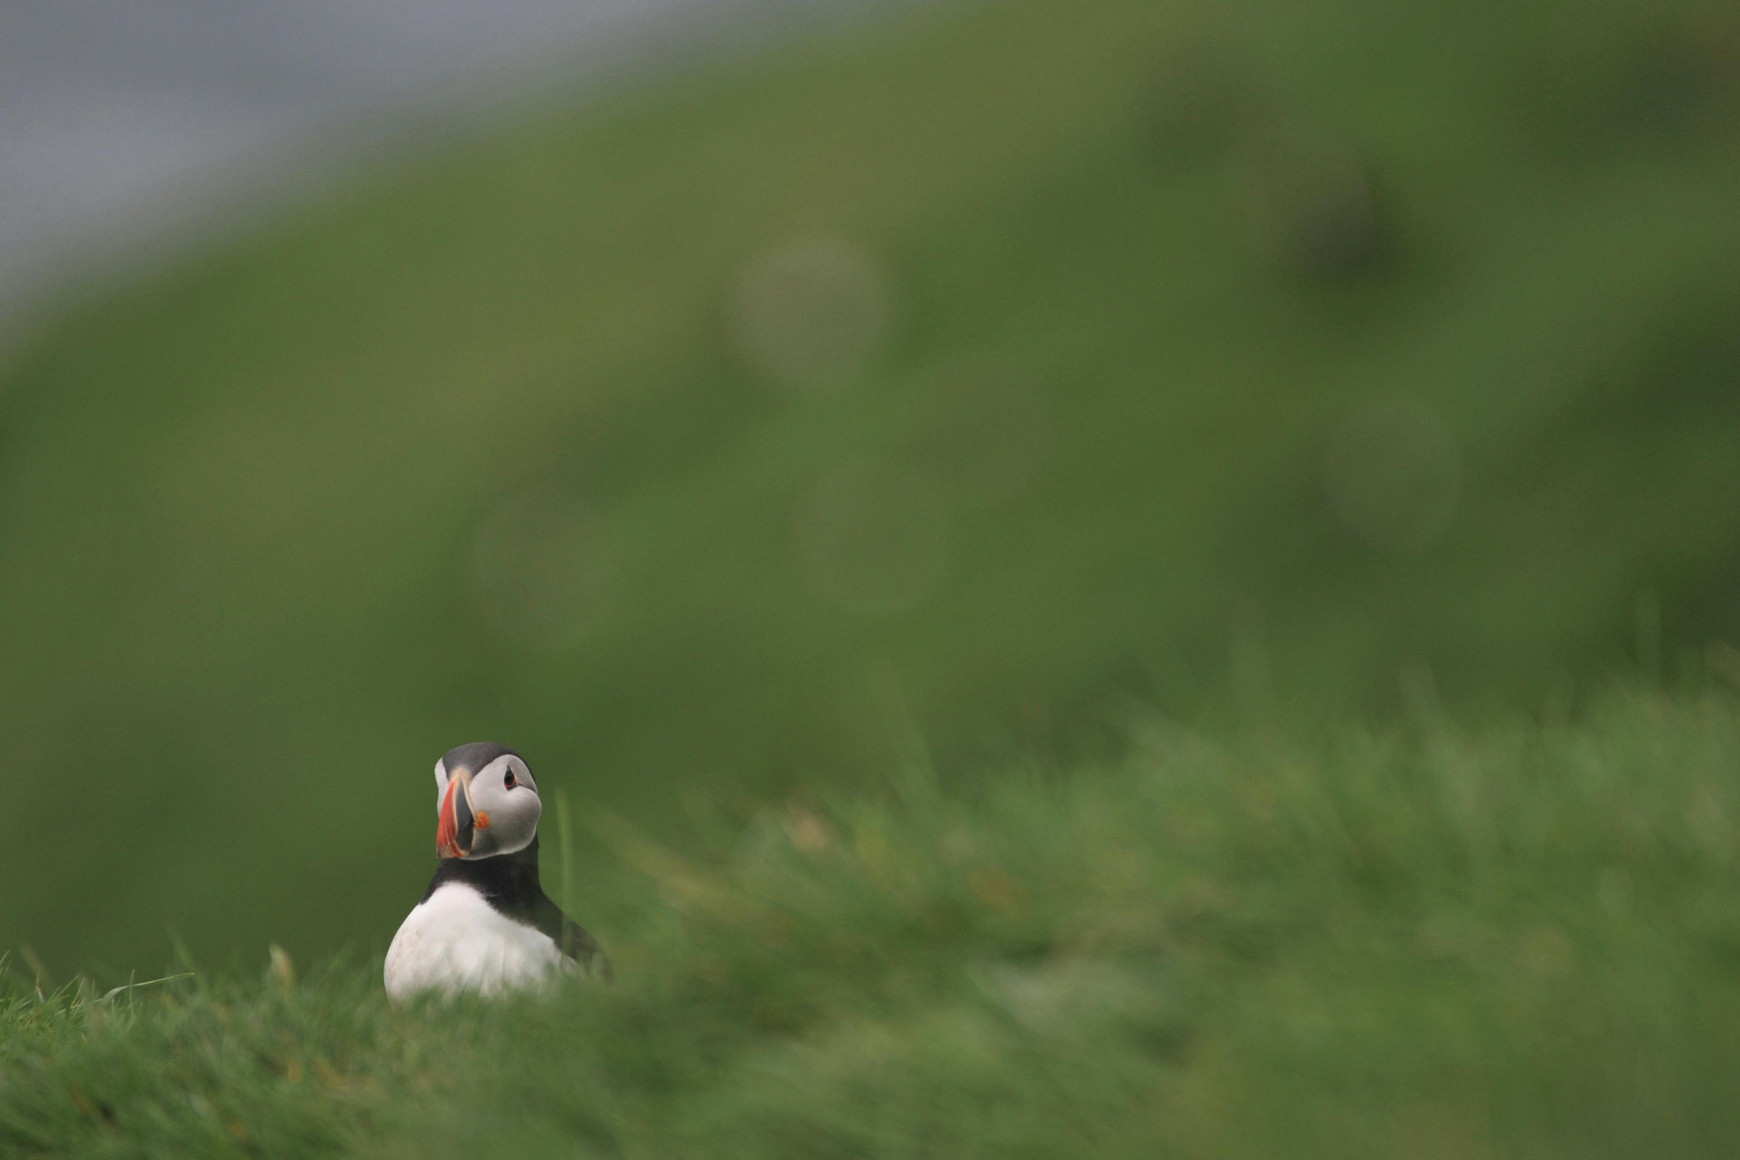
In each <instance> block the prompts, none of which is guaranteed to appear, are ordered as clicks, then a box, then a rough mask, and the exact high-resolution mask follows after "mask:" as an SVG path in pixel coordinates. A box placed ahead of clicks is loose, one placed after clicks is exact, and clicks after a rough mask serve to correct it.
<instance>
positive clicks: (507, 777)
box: [501, 769, 520, 789]
mask: <svg viewBox="0 0 1740 1160" xmlns="http://www.w3.org/2000/svg"><path fill="white" fill-rule="evenodd" d="M518 784H520V782H519V779H518V778H516V777H515V776H514V771H513V770H512V769H509V770H508V771H507V772H506V773H504V774H502V775H501V787H502V788H503V789H512V788H513V787H514V786H516V785H518Z"/></svg>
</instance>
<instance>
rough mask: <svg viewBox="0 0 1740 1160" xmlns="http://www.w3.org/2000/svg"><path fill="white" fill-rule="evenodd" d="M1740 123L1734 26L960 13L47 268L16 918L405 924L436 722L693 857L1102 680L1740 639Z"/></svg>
mask: <svg viewBox="0 0 1740 1160" xmlns="http://www.w3.org/2000/svg"><path fill="white" fill-rule="evenodd" d="M1737 146H1740V15H1736V13H1735V11H1734V9H1733V7H1732V5H1730V4H1718V3H1709V4H1702V3H1694V2H1690V0H1684V2H1681V0H1674V2H1670V3H1641V2H1636V0H1631V2H1608V3H1582V4H1576V5H1573V4H1568V3H1558V2H1549V0H1526V2H1523V3H1514V2H1513V3H1504V4H1497V3H1486V2H1482V0H1475V2H1471V3H1467V4H1463V5H1457V6H1453V7H1445V8H1442V9H1440V10H1438V11H1433V10H1431V9H1430V8H1428V7H1424V6H1422V7H1420V8H1418V9H1407V10H1404V9H1402V8H1398V7H1396V6H1394V5H1385V4H1379V3H1375V2H1373V0H1343V2H1338V3H1312V4H1283V3H1278V2H1259V3H1236V4H1232V5H1224V6H1217V7H1216V8H1215V9H1213V10H1210V9H1209V6H1206V5H1196V4H1184V3H1177V4H1169V3H1152V2H1135V0H1076V2H1075V3H1071V4H1067V5H1065V4H1058V3H1038V2H1031V0H1010V2H1006V3H979V4H953V5H942V6H938V7H935V8H925V9H922V10H917V11H910V12H902V13H891V14H885V15H884V18H882V19H880V20H875V21H870V22H867V23H866V24H864V25H863V26H860V27H857V28H855V29H852V30H849V31H843V32H838V33H836V34H833V35H832V36H829V37H825V38H820V39H809V40H805V41H804V42H802V43H796V44H789V45H786V46H783V47H774V48H770V49H763V50H760V51H758V52H756V53H755V54H753V55H748V56H746V55H744V54H742V53H738V54H736V55H735V56H734V57H733V59H730V60H722V61H717V62H712V63H708V62H705V61H703V62H700V63H691V64H689V65H687V66H685V67H684V68H683V69H682V70H681V72H680V75H660V76H657V77H632V76H624V77H621V78H618V79H617V80H615V81H613V82H612V83H610V84H608V85H603V86H597V85H594V86H592V87H591V88H589V89H588V90H586V91H585V92H584V93H583V94H577V95H576V96H575V97H574V98H573V99H572V100H568V101H554V102H551V101H546V102H542V103H538V104H535V105H531V106H524V107H521V108H519V109H517V110H515V111H513V112H512V113H510V114H507V115H504V117H503V119H502V123H501V124H500V125H499V126H498V127H496V128H493V129H490V130H489V131H484V132H477V133H466V134H455V135H453V136H452V137H450V138H449V139H447V140H444V141H443V142H442V143H441V144H439V145H434V146H429V147H427V148H424V149H422V150H421V151H420V152H419V153H418V154H417V155H416V156H413V157H410V158H408V159H403V160H401V161H399V162H396V163H394V164H392V165H387V166H383V167H379V168H377V169H375V170H373V171H371V172H370V173H368V174H367V175H365V176H361V177H358V178H356V179H354V180H352V181H350V182H349V183H348V184H347V185H345V186H344V188H343V189H342V190H341V191H339V192H333V193H327V194H323V195H321V196H319V197H317V198H315V199H313V200H312V201H310V202H309V203H307V204H303V205H301V206H299V207H298V208H296V209H294V210H292V211H288V212H283V213H281V214H279V215H278V216H276V217H274V218H273V219H271V220H270V221H268V222H266V223H263V224H262V225H260V226H259V227H258V228H256V229H253V230H251V231H250V232H248V233H247V234H246V236H244V237H241V238H237V239H233V240H231V241H228V242H226V243H224V244H222V245H219V246H214V247H205V248H202V249H198V250H195V251H192V252H190V253H189V254H187V255H184V256H183V257H181V258H180V259H178V260H177V261H175V262H174V263H172V264H168V265H165V266H162V267H159V268H155V269H151V270H148V271H146V272H144V273H142V274H139V275H137V276H135V277H132V278H131V279H129V280H128V281H127V282H126V283H125V284H124V285H119V286H113V287H110V288H108V289H106V290H104V291H103V292H102V293H100V294H97V295H95V296H91V297H88V298H87V299H85V300H82V301H79V302H76V303H70V304H63V305H62V306H61V307H60V308H58V309H57V310H56V311H54V312H53V313H52V314H45V315H43V316H41V318H40V320H39V322H38V323H37V324H36V325H34V326H33V327H32V328H31V329H30V330H29V332H28V333H27V334H25V335H24V336H23V337H22V338H21V339H20V340H19V341H17V342H16V343H15V344H14V345H13V347H12V348H11V350H10V352H9V354H8V356H7V358H6V361H5V363H4V365H3V367H0V648H3V649H4V657H5V662H6V663H5V664H4V666H3V668H0V738H3V741H4V745H3V747H0V752H3V753H4V758H5V768H4V771H3V773H0V776H3V777H4V779H5V781H4V784H5V786H6V787H7V794H6V807H5V808H4V809H3V810H0V842H3V843H4V849H5V851H6V863H7V865H8V867H9V873H8V879H7V883H6V889H5V890H4V891H3V892H0V943H3V944H5V945H7V946H12V947H19V946H28V947H30V948H32V950H33V952H34V953H36V954H37V955H39V956H40V957H41V958H42V959H43V960H44V961H45V962H46V963H48V964H49V965H50V967H51V968H54V969H59V970H70V969H73V968H82V969H92V970H97V971H99V972H101V971H108V972H112V973H121V974H124V973H125V972H126V971H127V970H129V969H132V968H135V967H138V968H140V969H145V970H148V969H151V968H152V967H155V966H157V965H159V964H161V963H163V962H164V961H166V960H168V958H169V957H170V954H171V950H170V948H171V945H172V941H173V940H180V941H181V942H182V943H183V944H184V945H185V946H186V948H187V949H188V950H189V951H191V953H192V954H193V955H194V956H195V958H200V959H206V960H211V959H217V960H219V961H221V960H222V959H223V958H224V957H225V956H230V955H244V954H245V955H246V956H248V959H249V961H250V962H252V961H253V960H254V959H255V958H257V956H258V954H259V953H260V948H262V947H263V946H264V945H265V944H266V943H267V942H271V941H275V942H278V943H282V944H283V945H285V946H287V947H288V948H289V949H290V950H291V951H292V953H294V954H296V955H297V956H299V957H300V956H304V955H317V954H323V953H325V952H327V951H330V950H332V949H334V948H336V947H339V946H342V945H352V946H358V947H362V948H367V949H373V950H379V949H381V948H383V947H384V946H385V943H386V941H387V939H388V938H390V936H391V934H392V932H393V930H394V929H395V927H396V925H397V923H398V921H399V919H400V918H401V917H402V915H403V913H404V912H405V911H406V910H407V909H408V907H409V906H410V905H411V903H412V902H413V901H414V900H415V899H416V898H417V897H418V896H419V895H420V892H421V889H422V887H423V885H424V883H425V881H426V879H427V876H428V874H429V872H430V870H431V868H432V865H433V851H432V842H433V837H432V835H433V809H432V807H433V804H434V802H433V781H432V778H431V776H430V769H431V767H432V766H433V763H434V761H435V759H436V758H437V757H438V756H439V755H440V754H441V753H442V752H443V751H444V750H446V749H447V748H449V747H451V746H453V745H457V744H460V743H462V742H466V741H471V740H478V739H485V738H487V739H494V740H500V741H503V742H506V743H509V744H512V745H515V746H516V747H518V748H519V749H520V750H521V751H522V752H524V753H525V754H526V755H527V756H528V759H529V760H530V762H531V764H532V767H533V769H534V770H535V771H537V772H538V774H539V777H540V785H541V786H542V787H544V789H545V791H546V797H551V796H553V794H554V792H555V791H557V790H560V791H561V792H563V793H565V794H566V795H567V796H568V797H569V798H570V799H571V801H572V803H573V805H574V810H575V813H576V814H577V815H585V814H586V813H588V812H589V811H597V810H609V811H612V812H615V813H619V814H622V815H625V816H626V817H628V818H630V819H632V820H633V821H635V822H636V823H637V824H638V825H640V826H642V827H644V828H646V829H647V830H648V831H650V832H652V833H654V834H657V835H659V836H660V837H661V838H663V839H664V840H667V841H670V842H672V843H674V844H677V845H679V846H680V844H681V842H682V840H683V834H684V833H685V832H686V830H687V828H688V827H690V826H692V825H693V824H694V822H693V818H692V815H693V814H694V812H695V811H697V810H705V809H713V808H720V807H723V808H724V809H726V810H728V811H738V812H745V813H746V812H748V811H749V810H751V809H753V808H754V807H755V805H756V804H757V803H761V802H766V801H770V800H778V799H780V798H781V797H782V796H783V795H786V794H789V793H791V792H793V791H794V790H795V789H796V788H797V787H801V786H804V785H808V784H816V783H820V782H831V783H854V782H857V781H861V780H864V779H871V778H879V777H884V776H886V771H887V770H888V769H889V768H890V767H891V766H895V765H898V764H900V763H902V762H909V761H912V760H914V759H915V755H917V754H922V755H923V759H924V760H929V761H932V762H934V763H935V764H936V765H937V766H938V767H939V768H941V769H942V770H943V771H944V773H945V775H957V774H958V773H959V772H960V771H970V770H972V769H973V768H975V767H977V766H979V765H980V764H981V763H994V762H998V761H1003V760H1005V759H1007V758H1009V757H1011V756H1018V757H1024V758H1031V759H1037V760H1038V761H1040V762H1042V763H1044V762H1054V761H1062V760H1066V759H1073V758H1075V757H1078V756H1083V755H1086V756H1089V757H1092V756H1095V755H1098V754H1102V753H1104V752H1107V751H1109V750H1112V749H1114V748H1115V747H1116V746H1117V745H1118V744H1119V738H1120V736H1121V731H1122V722H1123V720H1124V717H1125V715H1126V714H1127V713H1128V712H1129V711H1130V708H1131V706H1143V707H1158V708H1159V709H1160V710H1161V711H1162V712H1164V713H1166V714H1169V715H1171V716H1174V717H1178V718H1181V719H1183V720H1186V721H1189V722H1192V723H1194V724H1197V725H1200V726H1203V727H1206V728H1211V729H1212V728H1239V729H1244V728H1248V727H1250V726H1251V724H1252V723H1253V722H1255V723H1258V724H1260V725H1262V726H1263V727H1269V726H1271V725H1274V726H1280V727H1286V728H1311V727H1312V726H1313V724H1314V723H1316V722H1322V721H1327V720H1330V719H1336V720H1344V719H1346V718H1348V717H1349V716H1364V717H1370V718H1375V719H1386V718H1390V717H1393V716H1394V715H1396V714H1398V713H1404V712H1409V711H1418V710H1419V709H1421V708H1422V707H1425V708H1434V707H1437V706H1444V707H1447V708H1449V709H1450V710H1452V711H1453V712H1456V713H1458V714H1466V715H1470V716H1481V715H1487V716H1490V715H1515V714H1527V715H1537V714H1543V713H1544V714H1548V715H1552V714H1563V713H1564V712H1567V711H1569V709H1570V707H1571V706H1572V705H1573V704H1574V703H1575V701H1576V698H1577V696H1578V695H1579V690H1584V689H1588V688H1589V687H1591V686H1592V685H1593V684H1595V683H1597V682H1599V681H1600V680H1601V678H1602V676H1603V675H1604V674H1606V673H1608V672H1611V671H1613V670H1614V669H1616V668H1626V669H1630V668H1636V667H1641V668H1642V669H1643V670H1644V672H1645V674H1646V675H1648V676H1651V677H1659V678H1661V679H1664V680H1670V681H1671V680H1675V679H1680V678H1683V677H1689V676H1695V675H1697V674H1699V673H1702V672H1704V671H1705V670H1714V671H1715V672H1716V673H1717V675H1727V676H1735V675H1740V654H1737V653H1735V652H1734V651H1733V650H1731V649H1729V648H1728V647H1727V646H1726V645H1724V644H1723V643H1722V642H1723V640H1724V639H1733V638H1735V637H1736V635H1737V634H1740V507H1737V503H1740V213H1737V212H1736V210H1737V208H1740V148H1737ZM698 802H704V803H710V804H708V805H705V806H701V805H697V804H696V803H698ZM581 832H582V834H584V832H585V831H584V827H582V829H581ZM588 856H589V857H591V858H593V859H594V860H595V861H594V863H588V865H591V864H595V862H596V860H597V859H602V858H606V857H608V855H607V854H602V853H600V854H589V855H588ZM585 868H586V867H584V866H583V870H584V869H585ZM583 881H584V873H583V874H582V885H581V886H580V887H579V888H578V889H577V891H576V896H577V897H576V899H575V900H574V901H575V904H576V909H577V910H578V911H579V912H580V914H581V915H582V917H584V913H585V911H584V905H585V904H584V899H585V888H584V885H583Z"/></svg>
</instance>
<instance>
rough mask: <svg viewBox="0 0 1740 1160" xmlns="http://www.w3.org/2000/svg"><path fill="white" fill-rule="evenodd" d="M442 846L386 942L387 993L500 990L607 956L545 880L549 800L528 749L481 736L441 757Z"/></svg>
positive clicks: (599, 969)
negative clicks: (542, 855)
mask: <svg viewBox="0 0 1740 1160" xmlns="http://www.w3.org/2000/svg"><path fill="white" fill-rule="evenodd" d="M435 787H436V798H435V800H436V819H437V820H436V824H435V851H436V853H437V854H439V855H440V858H441V862H440V865H439V866H438V868H437V869H436V871H435V877H434V879H433V880H432V881H431V882H430V883H429V889H428V890H427V891H425V892H424V894H423V901H421V902H419V903H418V904H417V905H416V907H414V908H413V909H412V911H411V913H410V914H409V915H408V916H407V917H406V918H405V921H404V923H403V924H402V925H401V926H400V927H399V933H398V934H396V935H394V936H393V943H392V945H391V946H390V947H388V948H387V961H386V966H385V968H384V970H383V972H382V974H383V977H384V979H385V981H386V985H387V995H388V996H389V997H390V998H391V999H393V1000H395V1001H403V1000H406V999H409V998H410V997H412V996H414V995H418V994H423V993H426V992H435V993H439V994H441V995H445V996H447V997H452V996H454V995H457V994H459V993H460V992H475V993H477V994H482V995H500V994H505V993H508V992H512V991H519V990H525V989H528V988H535V987H538V986H540V985H543V984H546V983H548V982H550V981H552V980H554V979H555V978H557V977H559V976H561V975H563V974H566V973H568V972H571V971H574V970H576V969H582V970H584V971H586V972H588V973H596V974H599V975H602V976H605V977H608V976H609V973H610V964H609V961H608V960H607V959H606V958H605V957H604V955H603V953H602V952H601V951H600V950H599V947H598V944H597V943H596V942H595V941H593V938H592V936H591V935H589V934H587V933H586V931H585V930H584V929H583V928H581V926H580V925H579V924H578V923H576V922H574V921H573V920H572V919H570V918H569V917H568V916H567V915H565V914H563V913H562V910H561V908H560V907H558V906H557V905H556V904H555V903H554V902H552V901H550V898H549V896H548V895H546V894H545V893H544V890H543V887H542V886H540V885H539V884H538V815H539V814H541V813H542V812H543V803H542V802H541V801H540V800H539V798H538V783H537V781H536V780H535V779H534V778H533V777H532V771H531V767H529V766H528V765H527V764H526V761H525V758H523V757H521V756H520V755H519V754H517V753H515V752H514V751H513V750H511V749H509V748H508V747H507V746H505V745H496V744H494V743H493V742H487V741H480V742H474V743H473V744H470V745H461V746H459V747H458V748H457V749H451V750H449V751H448V752H447V753H446V755H444V756H443V757H442V758H441V760H440V761H437V762H436V763H435Z"/></svg>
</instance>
